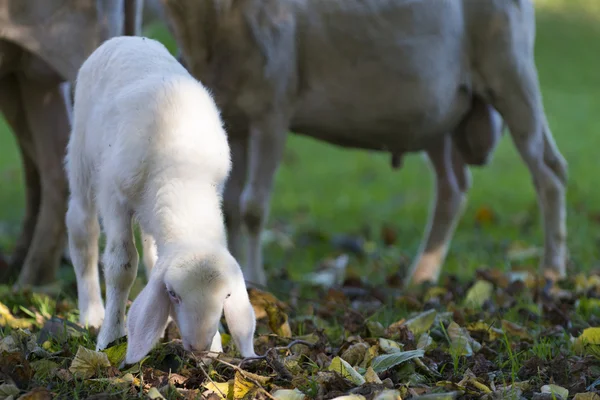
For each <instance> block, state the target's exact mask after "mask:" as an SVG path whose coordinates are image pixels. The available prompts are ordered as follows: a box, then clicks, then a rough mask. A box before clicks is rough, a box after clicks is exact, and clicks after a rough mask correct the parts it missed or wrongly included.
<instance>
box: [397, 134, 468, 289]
mask: <svg viewBox="0 0 600 400" xmlns="http://www.w3.org/2000/svg"><path fill="white" fill-rule="evenodd" d="M427 156H428V157H429V160H430V163H431V166H432V168H433V171H434V172H435V178H436V182H435V195H434V200H433V202H432V206H431V209H430V212H429V221H428V223H427V228H426V230H425V235H424V237H423V241H422V242H421V247H420V249H419V252H418V256H417V257H416V258H415V261H414V263H413V265H412V267H411V270H410V273H409V274H408V277H407V281H406V284H407V285H411V284H419V283H423V282H425V281H431V282H436V281H437V280H438V278H439V275H440V273H441V270H442V265H443V263H444V260H445V258H446V254H447V252H448V248H449V246H450V242H451V239H452V235H453V233H454V230H455V228H456V224H457V222H458V220H459V219H460V216H461V214H462V211H463V209H464V204H465V203H466V192H467V191H468V189H469V186H470V175H469V170H468V168H467V165H466V164H465V162H464V161H463V159H462V157H461V156H460V154H459V153H458V150H457V149H456V148H455V147H454V146H453V143H452V139H451V137H450V136H449V135H446V136H445V137H444V139H443V141H441V142H440V143H439V144H437V145H436V146H434V147H432V148H430V149H429V150H428V151H427Z"/></svg>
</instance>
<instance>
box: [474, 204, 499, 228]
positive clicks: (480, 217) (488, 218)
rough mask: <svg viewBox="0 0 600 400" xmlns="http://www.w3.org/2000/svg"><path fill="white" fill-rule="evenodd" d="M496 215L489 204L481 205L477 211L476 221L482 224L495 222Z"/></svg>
mask: <svg viewBox="0 0 600 400" xmlns="http://www.w3.org/2000/svg"><path fill="white" fill-rule="evenodd" d="M495 219H496V215H495V214H494V211H493V210H492V209H491V208H490V207H488V206H481V207H479V208H478V209H477V211H476V212H475V221H476V222H477V223H479V224H481V225H489V224H491V223H492V222H494V221H495Z"/></svg>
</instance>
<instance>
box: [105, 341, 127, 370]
mask: <svg viewBox="0 0 600 400" xmlns="http://www.w3.org/2000/svg"><path fill="white" fill-rule="evenodd" d="M102 352H103V353H105V354H106V356H107V358H108V361H109V362H110V365H112V366H113V367H118V366H119V365H121V363H122V362H123V361H124V360H125V355H126V354H127V342H123V343H120V344H117V345H115V346H112V347H109V348H107V349H104V350H102Z"/></svg>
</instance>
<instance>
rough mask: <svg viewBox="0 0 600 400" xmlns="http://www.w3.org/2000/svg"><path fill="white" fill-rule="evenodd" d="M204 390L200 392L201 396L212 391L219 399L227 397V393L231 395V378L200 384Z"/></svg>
mask: <svg viewBox="0 0 600 400" xmlns="http://www.w3.org/2000/svg"><path fill="white" fill-rule="evenodd" d="M202 386H203V387H204V388H205V389H206V390H205V391H204V392H203V393H202V395H203V396H207V395H208V394H210V393H214V394H216V395H218V396H219V398H221V399H227V398H228V397H229V393H231V396H233V380H230V381H229V382H207V383H205V384H203V385H202Z"/></svg>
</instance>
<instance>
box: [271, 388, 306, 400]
mask: <svg viewBox="0 0 600 400" xmlns="http://www.w3.org/2000/svg"><path fill="white" fill-rule="evenodd" d="M273 397H274V398H276V399H277V400H304V399H306V395H305V394H304V393H302V392H301V391H299V390H298V389H293V390H291V389H279V390H276V391H275V392H274V393H273Z"/></svg>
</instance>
